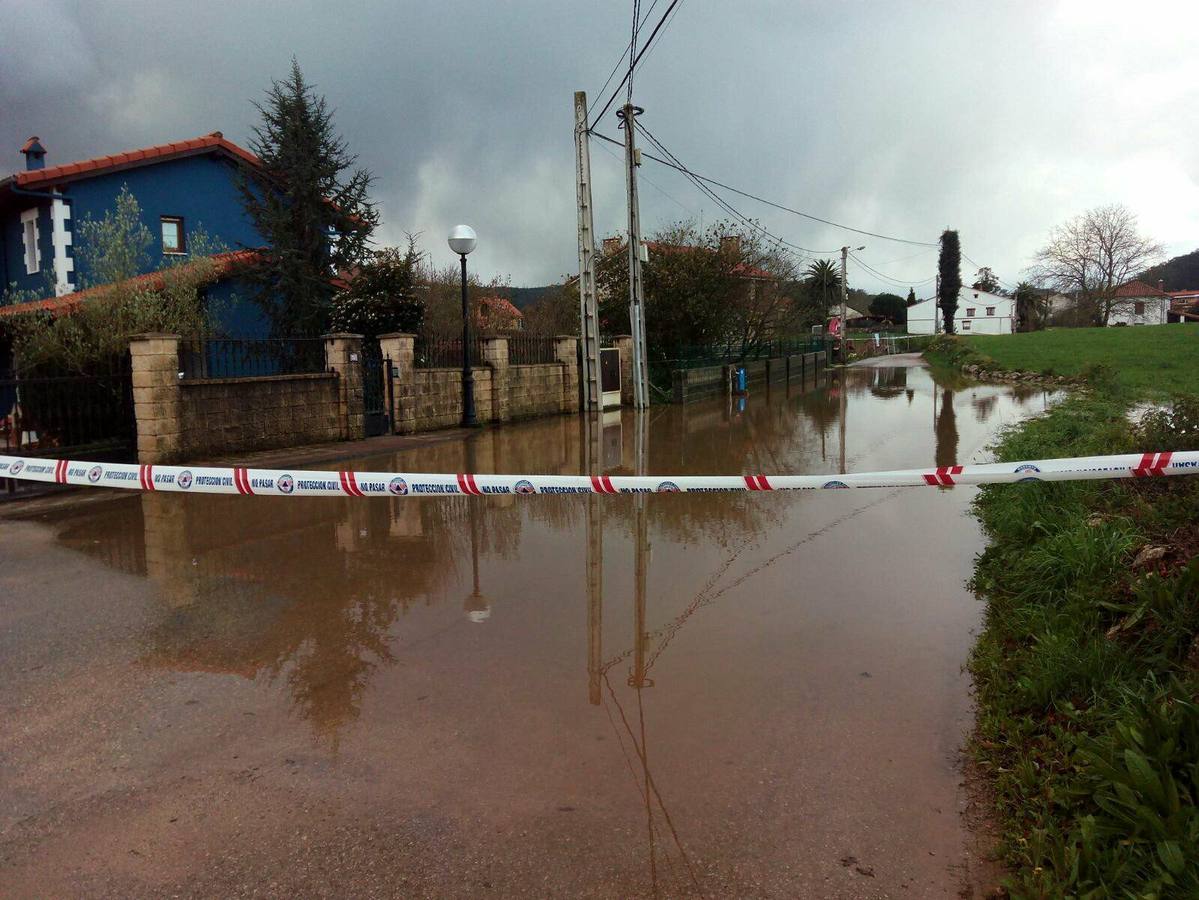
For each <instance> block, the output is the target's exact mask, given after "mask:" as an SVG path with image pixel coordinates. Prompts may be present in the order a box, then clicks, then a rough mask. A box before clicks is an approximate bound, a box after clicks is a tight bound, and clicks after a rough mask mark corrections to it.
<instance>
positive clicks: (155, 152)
mask: <svg viewBox="0 0 1199 900" xmlns="http://www.w3.org/2000/svg"><path fill="white" fill-rule="evenodd" d="M26 146H28V144H27V145H26ZM203 153H224V154H225V155H227V156H229V157H231V158H232V159H235V160H238V161H240V162H243V163H246V164H248V165H251V166H257V165H258V157H257V156H255V155H254V154H253V153H251V152H250V151H249V150H245V149H243V148H241V147H239V146H237V144H235V143H233V142H232V141H229V140H226V139H225V136H224V135H223V134H221V133H220V132H219V131H214V132H212V134H206V135H204V136H203V137H198V138H192V139H191V140H187V141H176V142H174V143H171V144H159V145H158V146H157V147H145V148H144V149H141V150H127V151H125V152H124V153H116V154H113V155H112V156H98V157H96V158H95V159H86V160H83V161H81V162H73V163H65V164H63V165H61V166H47V167H46V168H44V169H32V170H30V171H26V172H17V173H16V174H15V175H12V176H11V178H12V180H13V181H15V183H16V184H17V186H18V187H22V188H33V187H37V186H40V185H46V184H53V183H55V182H61V181H70V180H71V179H74V178H79V177H81V176H85V175H89V176H90V175H97V174H100V173H101V172H108V171H112V170H116V169H131V168H133V167H135V166H145V165H150V164H151V163H156V162H163V161H165V160H168V159H179V158H181V157H185V156H197V155H199V154H203Z"/></svg>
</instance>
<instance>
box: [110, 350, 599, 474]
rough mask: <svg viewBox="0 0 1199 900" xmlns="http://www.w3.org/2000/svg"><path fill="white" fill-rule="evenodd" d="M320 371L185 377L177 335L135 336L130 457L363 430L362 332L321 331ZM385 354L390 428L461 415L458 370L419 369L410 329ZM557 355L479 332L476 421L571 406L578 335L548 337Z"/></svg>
mask: <svg viewBox="0 0 1199 900" xmlns="http://www.w3.org/2000/svg"><path fill="white" fill-rule="evenodd" d="M324 342H325V368H326V371H325V372H321V373H316V374H305V375H271V376H263V377H254V378H206V379H184V378H182V377H181V373H180V372H179V365H180V364H179V337H178V335H173V334H147V335H139V336H138V337H136V338H134V339H133V340H132V341H131V342H130V348H129V349H130V353H131V355H132V358H133V398H134V411H135V415H136V418H137V447H138V460H139V461H140V462H143V463H165V462H171V461H174V460H180V459H197V458H204V457H212V456H218V455H224V454H228V453H237V452H241V451H246V450H267V449H277V448H283V447H296V446H301V445H304V444H316V443H324V442H327V441H336V440H357V439H360V438H362V437H364V436H365V406H364V400H363V353H362V338H361V336H359V335H354V334H331V335H326V336H325V337H324ZM379 344H380V347H381V349H382V351H383V356H384V358H385V359H387V360H390V362H391V372H390V373H387V374H385V375H384V376H383V377H385V378H386V377H391V379H392V385H391V387H392V391H391V398H392V401H393V404H394V405H393V408H392V409H391V410H390V413H391V422H392V427H393V430H394V431H395V432H396V433H397V434H409V433H413V432H418V431H432V430H434V429H438V428H452V427H455V426H458V425H460V424H461V422H462V370H461V369H460V368H452V369H451V368H439V369H417V368H415V367H414V365H413V359H414V354H413V349H414V348H413V344H414V336H413V335H409V334H388V335H381V336H380V338H379ZM553 349H554V356H555V358H556V361H555V362H548V363H539V364H536V365H519V366H511V365H509V364H508V341H507V338H503V337H497V338H487V339H485V340H484V342H483V359H482V360H481V361H480V363H479V364H478V365H476V366H474V367H472V368H473V377H474V385H475V411H476V418H477V420H478V421H479V422H480V423H487V422H507V421H510V420H512V419H521V418H529V417H533V416H546V415H558V414H561V413H568V412H576V411H578V409H579V372H578V361H577V338H574V337H559V338H556V339H555V341H554V347H553Z"/></svg>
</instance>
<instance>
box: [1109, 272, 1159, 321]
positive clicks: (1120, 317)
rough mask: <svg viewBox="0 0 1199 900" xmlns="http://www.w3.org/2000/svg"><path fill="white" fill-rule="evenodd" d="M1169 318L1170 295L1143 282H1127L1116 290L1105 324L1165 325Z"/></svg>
mask: <svg viewBox="0 0 1199 900" xmlns="http://www.w3.org/2000/svg"><path fill="white" fill-rule="evenodd" d="M1169 316H1170V295H1169V294H1167V293H1166V292H1165V291H1163V290H1162V289H1161V282H1160V281H1159V282H1158V287H1154V286H1153V285H1151V284H1146V283H1145V282H1143V281H1140V280H1137V281H1129V282H1126V283H1124V284H1122V285H1120V286H1119V287H1118V288H1116V298H1115V300H1114V301H1113V302H1112V310H1111V313H1110V314H1109V315H1108V317H1107V324H1108V325H1109V326H1111V325H1165V324H1166V323H1167V322H1168V321H1169Z"/></svg>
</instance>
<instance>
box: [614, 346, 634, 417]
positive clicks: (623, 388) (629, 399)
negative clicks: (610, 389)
mask: <svg viewBox="0 0 1199 900" xmlns="http://www.w3.org/2000/svg"><path fill="white" fill-rule="evenodd" d="M612 346H613V347H615V348H617V349H618V350H619V351H620V402H621V404H622V405H625V406H631V405H632V403H633V336H632V335H631V334H618V335H617V336H616V337H615V338H613V339H612Z"/></svg>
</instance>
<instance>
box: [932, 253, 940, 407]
mask: <svg viewBox="0 0 1199 900" xmlns="http://www.w3.org/2000/svg"><path fill="white" fill-rule="evenodd" d="M940 310H941V273H940V272H938V273H937V284H936V287H935V288H933V337H936V336H937V313H938V312H940ZM934 405H935V404H934Z"/></svg>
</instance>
